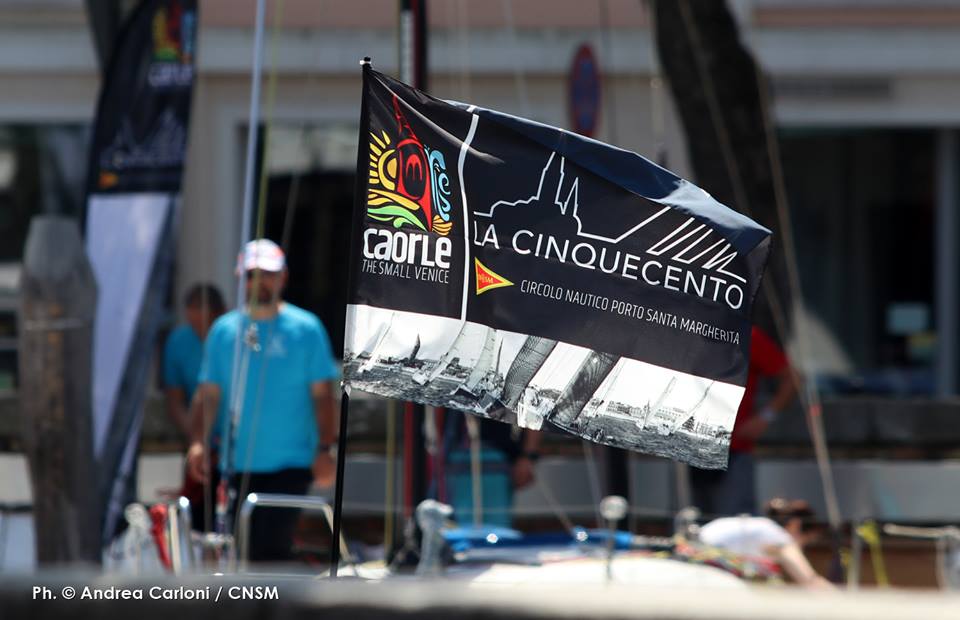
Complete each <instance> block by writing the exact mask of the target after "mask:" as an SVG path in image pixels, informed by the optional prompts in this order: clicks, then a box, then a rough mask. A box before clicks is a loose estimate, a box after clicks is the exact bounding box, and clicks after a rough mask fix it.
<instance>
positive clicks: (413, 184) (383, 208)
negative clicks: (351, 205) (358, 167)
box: [367, 96, 453, 236]
mask: <svg viewBox="0 0 960 620" xmlns="http://www.w3.org/2000/svg"><path fill="white" fill-rule="evenodd" d="M393 113H394V118H395V119H396V121H397V136H398V139H397V141H396V143H395V144H394V143H393V141H391V139H390V135H389V134H388V133H387V132H386V131H383V130H381V131H380V135H379V136H378V135H377V134H376V133H374V132H371V133H370V185H369V189H368V192H367V215H368V216H369V217H371V218H372V219H374V220H377V221H379V222H386V223H389V224H392V225H393V227H394V228H402V227H404V226H410V227H412V228H415V229H418V230H422V231H426V232H435V233H437V234H438V235H443V236H446V235H448V234H450V229H451V228H452V227H453V222H452V221H451V219H450V212H451V205H450V200H449V198H450V194H451V192H450V178H449V177H448V176H447V164H446V160H445V159H444V157H443V153H441V152H440V151H438V150H434V149H431V148H429V147H427V146H424V145H423V143H422V142H421V141H420V139H419V138H417V135H416V134H415V133H414V132H413V129H412V128H411V127H410V124H409V123H408V122H407V119H406V117H404V115H403V112H402V111H401V110H400V102H399V100H398V99H397V98H396V96H394V98H393Z"/></svg>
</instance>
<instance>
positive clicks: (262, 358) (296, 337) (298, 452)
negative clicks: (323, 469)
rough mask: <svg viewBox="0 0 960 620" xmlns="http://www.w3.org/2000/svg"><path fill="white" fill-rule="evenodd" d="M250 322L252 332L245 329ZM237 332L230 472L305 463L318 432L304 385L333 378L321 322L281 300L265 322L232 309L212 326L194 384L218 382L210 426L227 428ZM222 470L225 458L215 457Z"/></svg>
mask: <svg viewBox="0 0 960 620" xmlns="http://www.w3.org/2000/svg"><path fill="white" fill-rule="evenodd" d="M251 323H252V324H253V325H255V326H256V327H255V330H256V331H255V335H254V333H252V330H250V325H251ZM238 334H239V335H240V337H241V339H242V340H241V344H240V370H241V375H245V376H241V377H239V378H238V381H239V382H240V383H241V385H243V386H244V389H243V393H242V404H241V407H240V411H241V413H240V420H239V424H238V425H237V429H236V445H235V446H234V450H233V455H234V458H233V468H234V471H249V472H261V473H262V472H273V471H279V470H281V469H286V468H291V467H310V465H311V464H312V462H313V458H314V456H315V455H316V450H317V441H318V430H317V422H316V417H315V414H314V409H313V400H312V398H311V396H310V386H311V384H313V383H315V382H318V381H331V380H335V379H337V378H338V376H339V370H338V367H337V362H336V360H335V359H334V357H333V351H332V349H331V347H330V338H329V337H328V336H327V331H326V330H325V329H324V327H323V324H322V323H320V320H319V319H318V318H317V317H316V316H315V315H314V314H312V313H310V312H307V311H306V310H303V309H301V308H298V307H296V306H294V305H293V304H289V303H284V304H283V305H282V306H281V308H280V312H279V313H278V314H277V316H276V317H274V318H273V319H271V320H269V321H251V320H250V318H249V317H248V316H247V315H246V313H241V312H239V311H237V310H233V311H231V312H228V313H227V314H225V315H223V316H222V317H220V318H219V319H217V321H216V322H215V323H214V324H213V327H212V328H211V329H210V333H209V335H208V336H207V342H206V346H205V347H204V357H203V365H202V368H201V370H200V382H201V383H215V384H217V385H218V386H220V409H219V411H218V412H217V422H216V425H215V428H214V431H215V432H216V433H218V434H219V435H220V436H221V437H223V434H224V433H225V432H226V431H227V428H228V426H229V424H228V421H229V418H230V402H231V398H233V366H234V364H233V360H234V351H235V347H236V341H237V336H238ZM220 465H221V469H223V468H225V466H226V463H225V462H224V460H223V459H221V463H220Z"/></svg>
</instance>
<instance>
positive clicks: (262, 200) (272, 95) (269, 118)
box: [227, 0, 292, 531]
mask: <svg viewBox="0 0 960 620" xmlns="http://www.w3.org/2000/svg"><path fill="white" fill-rule="evenodd" d="M283 5H284V0H278V1H277V3H276V4H275V5H274V11H273V23H272V25H271V32H270V74H269V76H268V81H267V102H266V108H265V110H264V117H265V123H264V132H263V148H262V153H261V158H260V175H259V188H258V189H259V192H258V196H257V214H256V215H257V227H256V233H255V234H256V237H255V238H256V239H261V238H262V237H263V228H264V222H265V219H266V217H265V213H266V186H267V169H268V168H269V151H270V149H269V138H270V129H271V127H272V125H273V110H274V103H275V101H276V90H277V73H278V71H277V53H276V52H277V40H278V39H279V37H280V27H281V23H282V21H283ZM261 36H262V35H261ZM257 91H258V95H259V84H258V88H257ZM257 121H259V116H258V117H257V118H256V119H254V120H253V121H252V122H251V124H250V126H249V127H248V131H249V132H250V133H251V134H254V135H256V133H257V132H258V131H259V127H258V125H259V123H258V122H257ZM256 141H257V140H256V138H254V139H253V142H254V143H256ZM251 174H252V170H251ZM248 184H249V180H248ZM291 189H292V187H291ZM251 191H252V188H251ZM287 207H288V209H289V207H290V203H289V202H288V204H287ZM244 225H245V226H249V223H245V224H244ZM242 251H243V249H242V248H241V252H242ZM241 271H242V269H241ZM244 280H245V274H244V273H241V274H240V283H239V287H241V288H243V287H244ZM259 283H260V271H259V270H254V272H253V282H252V283H251V288H252V290H253V291H256V290H257V287H258V286H259ZM279 293H280V291H279V289H278V290H277V291H275V292H274V298H273V299H272V300H271V305H275V304H276V303H277V302H278V301H279ZM241 299H242V297H241ZM247 305H248V309H249V315H250V325H251V326H254V325H256V322H255V321H254V320H253V316H254V314H255V313H256V310H257V305H258V302H257V297H256V295H255V294H254V295H251V298H250V300H248V304H247ZM241 316H242V315H241ZM275 325H276V321H272V322H271V323H270V331H269V333H268V334H267V337H266V338H265V339H263V342H262V343H261V351H262V353H263V362H262V363H261V365H260V373H259V377H258V382H257V391H256V394H257V396H256V401H255V405H254V409H253V417H252V420H251V426H250V428H251V431H253V432H251V433H250V437H249V438H248V440H247V455H246V456H247V458H246V463H244V465H245V467H244V468H243V476H242V478H241V480H240V485H239V487H238V491H239V492H238V494H237V500H238V502H239V501H242V498H243V497H245V495H246V492H247V490H248V489H249V486H250V465H251V463H252V459H253V448H254V442H255V439H256V436H257V433H256V432H255V429H256V427H257V423H258V422H259V417H260V404H261V402H260V401H261V398H262V394H263V386H264V382H265V379H266V367H267V363H268V360H269V356H268V355H267V352H266V349H265V348H264V347H265V345H266V344H267V343H268V342H270V339H271V337H272V336H273V330H274V327H275ZM240 327H241V329H240V330H239V332H238V334H237V335H238V338H243V334H244V331H245V330H244V329H243V327H244V321H241V322H240ZM244 354H245V356H246V358H247V360H246V364H245V365H244V369H243V373H242V375H241V376H240V377H239V378H238V379H239V381H237V382H236V383H235V384H234V385H236V386H237V387H238V388H239V387H241V386H242V389H238V390H237V392H236V393H237V398H236V399H235V400H237V405H236V408H235V409H234V411H233V415H232V416H231V425H232V427H233V428H232V429H230V432H231V434H232V435H234V439H233V440H232V441H231V442H230V444H231V445H230V448H231V452H230V453H229V454H228V455H227V456H228V458H229V459H230V460H229V462H228V463H227V467H228V470H229V471H233V468H232V467H231V464H232V461H233V456H234V455H235V453H236V433H237V428H238V427H239V425H240V415H241V412H242V409H241V407H242V404H243V403H242V402H239V401H242V399H243V398H244V397H245V396H246V388H247V381H248V380H249V369H250V365H249V358H250V357H251V356H252V347H250V346H248V347H246V348H245V349H244ZM228 484H229V481H228ZM235 512H236V513H237V514H235V515H234V520H235V523H234V531H236V528H237V527H239V519H240V511H239V510H237V511H235Z"/></svg>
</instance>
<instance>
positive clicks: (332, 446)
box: [317, 439, 339, 455]
mask: <svg viewBox="0 0 960 620" xmlns="http://www.w3.org/2000/svg"><path fill="white" fill-rule="evenodd" d="M338 443H339V439H335V440H334V441H333V442H332V443H321V444H320V445H319V446H318V447H317V451H319V452H321V453H326V454H331V455H333V454H336V453H337V444H338Z"/></svg>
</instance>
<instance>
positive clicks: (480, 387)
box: [451, 329, 503, 398]
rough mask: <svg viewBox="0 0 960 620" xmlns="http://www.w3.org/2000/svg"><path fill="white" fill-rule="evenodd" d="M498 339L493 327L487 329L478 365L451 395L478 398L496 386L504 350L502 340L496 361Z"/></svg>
mask: <svg viewBox="0 0 960 620" xmlns="http://www.w3.org/2000/svg"><path fill="white" fill-rule="evenodd" d="M496 340H497V333H496V331H495V330H492V329H491V330H489V331H487V337H486V338H485V339H484V342H483V350H481V351H480V357H479V359H477V363H476V365H475V366H474V367H473V369H472V370H471V371H470V374H469V375H468V376H467V380H466V381H465V382H464V383H463V385H461V386H459V387H458V388H457V389H456V390H454V391H453V392H452V394H451V396H468V397H471V398H477V396H478V394H479V393H482V392H484V391H489V390H491V389H492V388H493V387H494V385H495V383H496V375H497V368H498V367H499V366H500V354H501V353H502V352H503V343H502V342H501V343H500V349H499V350H498V351H497V355H496V361H494V355H493V348H494V345H495V344H496Z"/></svg>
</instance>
